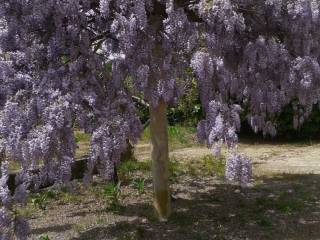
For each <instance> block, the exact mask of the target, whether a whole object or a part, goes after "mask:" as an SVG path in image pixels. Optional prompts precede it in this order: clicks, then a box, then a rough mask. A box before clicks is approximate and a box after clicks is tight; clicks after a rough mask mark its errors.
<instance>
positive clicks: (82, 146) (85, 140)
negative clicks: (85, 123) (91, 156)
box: [74, 130, 91, 158]
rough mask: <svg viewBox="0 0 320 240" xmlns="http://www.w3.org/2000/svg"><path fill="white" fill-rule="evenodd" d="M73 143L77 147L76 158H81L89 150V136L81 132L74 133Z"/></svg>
mask: <svg viewBox="0 0 320 240" xmlns="http://www.w3.org/2000/svg"><path fill="white" fill-rule="evenodd" d="M74 136H75V141H76V143H77V145H78V148H77V150H76V157H77V158H79V157H82V156H84V155H86V154H88V152H89V148H90V138H91V136H90V135H89V134H87V133H85V132H83V131H79V130H76V131H74Z"/></svg>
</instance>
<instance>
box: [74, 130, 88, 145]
mask: <svg viewBox="0 0 320 240" xmlns="http://www.w3.org/2000/svg"><path fill="white" fill-rule="evenodd" d="M74 137H75V140H76V143H80V142H90V135H89V134H87V133H85V132H83V131H79V130H78V131H75V132H74Z"/></svg>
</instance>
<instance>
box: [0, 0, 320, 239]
mask: <svg viewBox="0 0 320 240" xmlns="http://www.w3.org/2000/svg"><path fill="white" fill-rule="evenodd" d="M319 29H320V3H319V1H318V0H295V1H293V0H240V1H239V0H212V1H208V0H185V1H184V0H100V1H99V0H68V1H60V0H53V1H45V0H0V153H1V155H0V161H2V163H1V165H2V166H1V168H2V169H1V179H0V197H1V200H2V203H3V208H1V210H0V219H1V221H0V230H1V233H2V232H4V233H5V234H4V235H3V236H1V239H6V236H7V235H8V236H9V235H10V233H9V232H8V231H7V230H4V229H7V228H8V227H10V226H11V225H12V224H13V223H16V224H20V225H21V227H14V228H13V229H15V234H16V236H17V237H20V238H21V236H25V234H24V232H23V231H26V232H27V231H28V227H27V225H26V222H25V220H24V219H23V218H20V217H19V218H17V219H15V220H10V219H11V215H10V213H9V212H8V209H9V208H10V205H11V204H12V203H13V202H16V203H18V204H21V203H22V202H23V200H24V199H25V194H26V189H27V188H28V186H29V185H30V184H32V185H34V186H39V185H40V184H41V182H42V181H53V182H58V183H63V182H67V181H68V180H69V179H70V176H71V174H70V170H71V164H72V162H73V161H74V155H75V148H76V144H75V140H74V135H73V126H74V125H75V124H76V125H77V126H79V127H80V128H82V129H85V130H86V132H88V133H91V135H92V139H91V151H90V160H89V162H88V173H87V175H86V179H87V180H89V179H90V176H91V173H92V171H93V168H94V167H95V166H96V165H98V166H99V170H100V173H101V175H102V176H103V177H105V178H106V179H108V178H110V176H112V171H113V169H114V168H113V167H114V165H115V164H117V163H118V162H119V161H120V156H121V153H122V152H123V151H124V150H125V149H126V147H127V140H130V141H131V142H133V143H135V142H136V141H137V139H138V137H139V135H140V133H141V131H142V127H141V123H140V121H139V118H138V115H137V110H136V108H135V105H134V103H133V100H132V95H138V96H142V98H144V99H145V100H146V101H148V102H149V103H150V104H152V105H154V106H156V105H157V104H158V102H159V101H160V100H164V101H165V102H166V103H168V104H171V105H174V104H176V103H177V102H178V101H179V97H180V96H181V95H182V94H183V93H184V89H185V87H186V86H188V82H190V81H191V80H192V78H193V76H192V75H191V74H190V68H191V69H192V70H193V72H194V76H195V77H196V79H197V80H198V85H199V90H200V95H201V102H202V104H203V109H204V110H205V112H206V119H204V120H203V121H201V122H200V123H199V127H198V129H199V137H200V138H201V140H203V141H205V142H206V143H207V144H208V146H210V147H214V151H215V153H216V154H218V153H219V152H220V149H219V148H220V147H221V145H222V143H226V144H227V145H228V146H229V147H234V146H235V143H236V141H237V135H236V131H237V130H239V128H240V121H239V113H240V111H241V108H240V107H239V105H241V106H245V107H246V108H247V109H248V111H247V112H248V114H247V118H248V121H249V123H250V124H251V126H252V128H253V129H254V130H255V131H263V133H264V134H271V135H274V134H276V126H274V124H273V121H272V120H273V119H274V117H275V116H276V115H277V114H278V113H279V112H280V111H281V109H282V107H283V106H285V105H286V104H288V103H289V102H291V101H294V102H295V107H294V109H295V112H296V115H295V119H294V121H293V122H294V123H295V125H296V126H298V125H299V124H301V123H302V122H303V121H304V120H305V119H306V118H307V117H308V115H309V114H310V112H311V110H312V107H313V105H314V104H318V102H319V96H320V94H319V91H320V66H319V64H320V31H319ZM6 156H9V157H10V158H11V159H14V160H15V161H17V162H19V163H20V164H21V168H22V171H21V173H20V174H19V176H18V178H17V186H18V187H17V192H16V193H15V194H14V196H13V197H12V198H11V197H10V196H9V191H8V189H7V185H6V182H7V173H8V170H7V168H8V166H7V165H8V164H7V162H6V161H5V160H4V159H5V157H6ZM228 163H229V165H228V167H227V175H228V178H231V179H234V180H237V181H240V182H241V183H244V182H245V181H247V180H248V179H249V178H250V177H249V175H250V172H251V170H250V166H249V165H248V160H247V159H246V158H245V157H244V156H242V155H237V154H233V155H232V156H231V157H230V159H229V160H228ZM40 165H41V169H40V172H39V174H38V175H37V176H34V175H32V174H31V172H32V170H34V169H35V168H38V167H39V166H40Z"/></svg>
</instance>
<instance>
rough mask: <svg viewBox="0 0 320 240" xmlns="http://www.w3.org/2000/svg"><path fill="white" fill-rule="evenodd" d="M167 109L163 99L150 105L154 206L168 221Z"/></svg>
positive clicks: (161, 218)
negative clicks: (154, 105) (154, 104)
mask: <svg viewBox="0 0 320 240" xmlns="http://www.w3.org/2000/svg"><path fill="white" fill-rule="evenodd" d="M166 110H167V105H166V103H165V102H164V101H162V100H161V101H160V102H159V105H158V106H157V107H153V106H150V132H151V142H152V175H153V191H154V206H155V208H156V210H157V212H158V214H159V219H160V221H166V220H167V219H168V217H169V215H170V213H171V202H170V200H171V199H170V189H169V169H168V165H169V151H168V123H167V111H166Z"/></svg>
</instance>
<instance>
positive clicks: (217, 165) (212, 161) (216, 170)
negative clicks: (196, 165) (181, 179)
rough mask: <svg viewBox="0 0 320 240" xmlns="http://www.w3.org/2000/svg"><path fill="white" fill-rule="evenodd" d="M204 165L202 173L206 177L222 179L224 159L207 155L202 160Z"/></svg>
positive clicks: (224, 165)
mask: <svg viewBox="0 0 320 240" xmlns="http://www.w3.org/2000/svg"><path fill="white" fill-rule="evenodd" d="M202 161H203V164H204V172H205V174H206V175H212V174H215V175H216V176H218V177H223V176H224V174H225V167H226V162H225V159H224V158H222V157H221V158H216V157H215V156H213V155H207V156H204V157H203V158H202Z"/></svg>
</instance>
